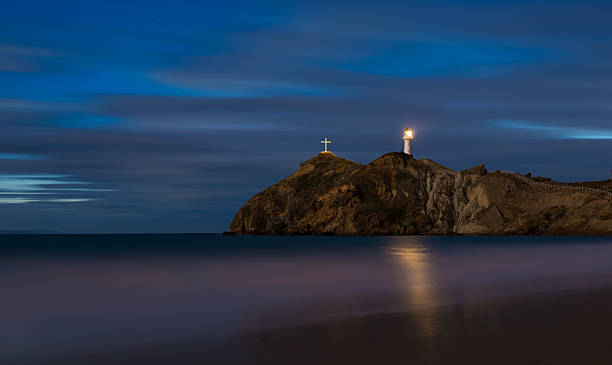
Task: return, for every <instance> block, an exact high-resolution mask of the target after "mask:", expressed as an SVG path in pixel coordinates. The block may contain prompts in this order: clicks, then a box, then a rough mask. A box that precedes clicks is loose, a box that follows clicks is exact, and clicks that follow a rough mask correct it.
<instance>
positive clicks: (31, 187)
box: [0, 174, 114, 204]
mask: <svg viewBox="0 0 612 365" xmlns="http://www.w3.org/2000/svg"><path fill="white" fill-rule="evenodd" d="M69 178H70V176H69V175H53V174H49V175H45V174H40V175H36V174H21V175H19V174H16V175H10V174H0V195H5V196H6V195H13V196H12V197H3V198H0V204H25V203H35V202H50V203H78V202H88V201H93V200H96V199H93V198H89V197H74V196H73V197H58V198H51V199H43V198H38V197H30V196H32V195H37V196H38V195H58V194H67V193H73V194H82V193H83V192H97V191H114V189H95V188H83V187H73V185H76V186H80V185H83V184H91V183H90V182H85V181H71V180H69ZM58 186H62V187H58ZM66 186H68V187H66ZM22 195H23V196H22Z"/></svg>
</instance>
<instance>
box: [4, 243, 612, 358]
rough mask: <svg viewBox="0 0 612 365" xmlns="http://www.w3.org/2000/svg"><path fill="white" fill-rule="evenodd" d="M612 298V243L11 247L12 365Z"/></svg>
mask: <svg viewBox="0 0 612 365" xmlns="http://www.w3.org/2000/svg"><path fill="white" fill-rule="evenodd" d="M610 286H612V239H610V238H580V237H572V238H561V237H399V236H396V237H264V236H248V237H242V236H228V237H225V236H219V235H40V236H0V293H2V294H1V296H2V298H1V300H0V323H1V325H0V364H36V363H41V362H44V361H47V362H50V363H51V362H53V361H57V363H69V362H70V361H69V359H73V358H74V359H78V358H79V356H89V355H91V354H104V353H114V352H120V351H125V350H130V349H147V348H155V347H156V346H164V345H168V344H177V343H190V342H191V341H199V343H201V344H203V345H201V346H203V347H206V344H207V343H216V341H222V340H224V339H232V338H240V336H244V335H248V334H251V333H258V331H266V330H270V329H278V328H291V327H296V326H297V327H299V326H302V325H305V324H316V323H325V322H329V321H338V320H343V319H351V318H362V317H364V316H369V315H377V314H385V313H409V314H410V315H411V316H413V318H415V320H414V323H412V325H411V326H412V327H411V331H412V332H414V335H415V336H420V337H431V336H436V334H438V333H439V332H440V331H441V329H442V328H444V323H443V322H441V321H440V320H436V319H435V316H434V315H432V313H436V311H437V310H439V308H443V307H446V308H448V307H452V306H456V305H462V306H470V305H473V306H477V305H479V303H483V302H486V301H491V300H496V301H498V302H499V301H501V302H503V301H504V300H506V298H517V297H523V296H533V295H546V296H555V295H558V296H562V295H567V294H572V293H584V292H589V291H600V290H605V289H607V288H609V287H610ZM75 363H78V361H76V360H75ZM178 363H180V362H178Z"/></svg>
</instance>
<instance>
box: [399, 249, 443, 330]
mask: <svg viewBox="0 0 612 365" xmlns="http://www.w3.org/2000/svg"><path fill="white" fill-rule="evenodd" d="M396 241H398V242H396V243H393V240H392V243H391V244H390V245H389V246H388V247H387V251H388V253H389V254H390V255H391V256H392V257H393V258H394V259H395V260H396V261H397V262H398V263H399V265H400V267H401V268H402V270H403V272H402V275H401V276H402V279H403V283H402V288H401V289H400V292H401V293H402V301H403V302H404V303H406V304H407V305H408V306H409V307H410V308H411V309H415V310H418V311H419V312H420V313H419V314H420V315H419V316H417V317H416V319H417V325H418V330H419V333H420V334H421V335H422V336H431V335H433V334H434V332H435V316H434V308H435V307H436V306H437V305H438V298H437V297H436V288H435V279H434V278H433V277H432V275H433V273H432V271H431V268H430V262H429V259H430V257H429V256H430V255H431V253H430V252H429V251H428V249H427V248H426V247H425V246H423V245H422V244H420V243H418V242H408V243H405V242H403V241H402V240H397V239H396Z"/></svg>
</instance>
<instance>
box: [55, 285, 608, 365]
mask: <svg viewBox="0 0 612 365" xmlns="http://www.w3.org/2000/svg"><path fill="white" fill-rule="evenodd" d="M611 333H612V290H605V291H596V292H594V291H590V292H584V293H577V292H571V293H564V292H560V293H548V294H538V295H531V296H522V297H510V298H508V297H506V298H497V299H495V300H488V301H482V302H477V303H469V304H458V305H452V306H446V307H441V308H438V309H436V310H432V311H428V312H407V313H403V312H402V313H384V314H376V315H368V316H362V317H353V318H348V319H342V320H334V321H328V322H321V323H315V324H305V325H299V326H294V327H285V328H276V329H267V330H258V331H252V332H249V333H245V334H243V335H241V336H236V337H233V338H230V339H226V340H223V341H217V342H198V341H194V342H189V343H181V344H168V345H164V346H157V347H151V348H146V349H134V350H128V351H121V352H114V353H106V354H98V355H89V356H79V357H78V358H71V359H66V358H63V359H55V360H52V361H50V362H49V364H60V363H61V364H83V363H87V364H111V363H112V364H453V365H457V364H470V365H474V364H483V365H484V364H486V365H490V364H509V365H510V364H512V365H516V364H529V365H544V364H546V365H552V364H578V365H594V364H610V363H612V346H610V339H609V338H610V334H611Z"/></svg>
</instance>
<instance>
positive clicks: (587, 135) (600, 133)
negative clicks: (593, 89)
mask: <svg viewBox="0 0 612 365" xmlns="http://www.w3.org/2000/svg"><path fill="white" fill-rule="evenodd" d="M492 122H493V124H494V125H495V126H497V127H501V128H504V129H513V130H517V131H524V132H529V134H528V136H529V138H545V139H612V129H603V128H589V127H577V126H562V127H561V126H551V125H545V124H538V123H533V122H528V121H522V120H494V121H492Z"/></svg>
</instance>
